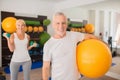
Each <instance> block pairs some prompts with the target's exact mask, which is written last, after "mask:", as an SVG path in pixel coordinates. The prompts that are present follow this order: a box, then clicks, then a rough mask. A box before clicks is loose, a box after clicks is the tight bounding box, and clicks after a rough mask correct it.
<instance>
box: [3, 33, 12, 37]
mask: <svg viewBox="0 0 120 80" xmlns="http://www.w3.org/2000/svg"><path fill="white" fill-rule="evenodd" d="M2 35H3V36H4V35H6V36H7V37H8V38H9V37H10V35H11V34H10V33H3V34H2Z"/></svg>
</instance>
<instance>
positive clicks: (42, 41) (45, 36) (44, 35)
mask: <svg viewBox="0 0 120 80" xmlns="http://www.w3.org/2000/svg"><path fill="white" fill-rule="evenodd" d="M39 38H40V40H39V43H40V45H41V46H43V45H44V44H45V42H46V41H47V40H48V39H49V38H50V35H49V34H48V33H47V32H45V31H44V32H42V33H40V35H39Z"/></svg>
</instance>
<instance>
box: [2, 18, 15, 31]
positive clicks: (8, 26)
mask: <svg viewBox="0 0 120 80" xmlns="http://www.w3.org/2000/svg"><path fill="white" fill-rule="evenodd" d="M2 29H3V30H4V31H5V32H7V33H13V32H15V31H16V18H14V17H7V18H5V19H4V20H3V21H2Z"/></svg>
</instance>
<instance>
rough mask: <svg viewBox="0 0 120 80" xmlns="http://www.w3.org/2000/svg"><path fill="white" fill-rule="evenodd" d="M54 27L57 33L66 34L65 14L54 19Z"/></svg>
mask: <svg viewBox="0 0 120 80" xmlns="http://www.w3.org/2000/svg"><path fill="white" fill-rule="evenodd" d="M53 28H54V31H55V33H56V34H57V35H59V36H64V35H65V34H66V29H67V19H66V17H65V16H63V15H57V16H55V17H54V20H53Z"/></svg>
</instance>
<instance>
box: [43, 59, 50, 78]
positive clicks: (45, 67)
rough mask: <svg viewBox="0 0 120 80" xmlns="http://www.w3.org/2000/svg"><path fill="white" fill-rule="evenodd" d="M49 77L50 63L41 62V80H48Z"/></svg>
mask: <svg viewBox="0 0 120 80" xmlns="http://www.w3.org/2000/svg"><path fill="white" fill-rule="evenodd" d="M49 76H50V61H43V67H42V80H48V79H49Z"/></svg>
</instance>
